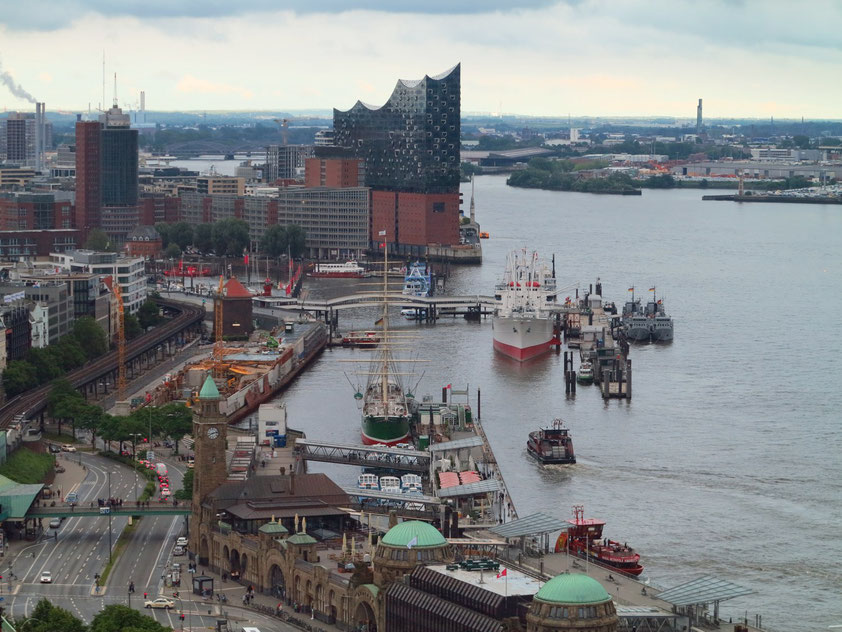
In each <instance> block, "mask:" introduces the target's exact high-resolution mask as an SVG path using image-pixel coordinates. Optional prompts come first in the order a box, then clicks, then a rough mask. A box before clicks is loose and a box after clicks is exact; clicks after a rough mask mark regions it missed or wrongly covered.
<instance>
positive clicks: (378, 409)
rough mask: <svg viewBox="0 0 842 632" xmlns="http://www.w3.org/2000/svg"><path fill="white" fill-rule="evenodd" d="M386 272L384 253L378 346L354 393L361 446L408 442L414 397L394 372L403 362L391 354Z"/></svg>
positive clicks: (400, 374) (393, 341)
mask: <svg viewBox="0 0 842 632" xmlns="http://www.w3.org/2000/svg"><path fill="white" fill-rule="evenodd" d="M383 236H384V241H385V235H383ZM384 250H385V248H384ZM388 269H389V268H388V253H384V259H383V313H382V315H381V316H380V319H379V320H378V321H377V324H379V325H380V326H381V330H380V332H379V333H378V336H379V339H380V343H379V345H378V347H377V350H376V351H375V352H374V355H373V357H372V359H371V361H370V362H369V370H368V372H367V373H366V375H367V383H366V386H365V388H364V389H363V392H362V393H358V394H357V396H358V397H360V396H361V398H362V422H361V423H362V427H361V436H362V441H363V444H365V445H374V444H378V443H382V444H385V445H396V444H398V443H406V442H408V441H409V439H410V420H411V419H412V415H413V413H414V408H415V406H414V404H415V402H414V398H413V397H412V395H410V394H407V392H406V390H405V388H404V385H403V382H402V377H403V376H404V375H406V373H404V372H402V371H400V370H399V369H398V365H399V363H401V362H405V361H406V360H400V359H397V358H395V357H394V355H393V349H394V345H395V344H396V341H397V340H396V337H395V336H393V335H392V334H391V332H390V330H389V301H388V293H389V286H388V283H389V280H388V274H386V271H387V270H388Z"/></svg>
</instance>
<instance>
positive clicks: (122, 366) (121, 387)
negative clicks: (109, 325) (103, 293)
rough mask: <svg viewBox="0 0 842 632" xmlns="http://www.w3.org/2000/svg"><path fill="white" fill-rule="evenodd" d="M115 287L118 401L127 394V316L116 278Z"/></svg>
mask: <svg viewBox="0 0 842 632" xmlns="http://www.w3.org/2000/svg"><path fill="white" fill-rule="evenodd" d="M113 287H114V296H115V297H116V298H117V401H123V400H124V398H125V394H126V317H125V308H124V306H123V292H122V291H121V290H120V284H119V283H117V279H114V283H113Z"/></svg>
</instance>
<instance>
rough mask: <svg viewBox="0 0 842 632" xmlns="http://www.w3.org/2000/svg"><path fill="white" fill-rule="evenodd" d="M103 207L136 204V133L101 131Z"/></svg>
mask: <svg viewBox="0 0 842 632" xmlns="http://www.w3.org/2000/svg"><path fill="white" fill-rule="evenodd" d="M100 138H101V142H102V146H101V148H100V166H101V174H102V175H101V187H102V199H101V204H102V206H134V205H136V204H137V130H134V129H122V128H109V127H106V128H104V129H102V131H101V132H100Z"/></svg>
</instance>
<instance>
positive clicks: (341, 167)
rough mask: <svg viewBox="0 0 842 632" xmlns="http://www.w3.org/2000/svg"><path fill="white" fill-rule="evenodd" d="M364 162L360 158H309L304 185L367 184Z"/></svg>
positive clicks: (337, 186) (359, 185)
mask: <svg viewBox="0 0 842 632" xmlns="http://www.w3.org/2000/svg"><path fill="white" fill-rule="evenodd" d="M363 165H364V162H363V160H362V159H360V158H307V160H305V161H304V186H306V187H333V188H343V189H344V188H348V187H362V186H365V168H364V166H363Z"/></svg>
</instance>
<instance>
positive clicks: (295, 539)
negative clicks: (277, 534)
mask: <svg viewBox="0 0 842 632" xmlns="http://www.w3.org/2000/svg"><path fill="white" fill-rule="evenodd" d="M286 541H287V542H289V543H290V544H315V543H316V538H314V537H313V536H311V535H308V534H306V533H296V534H295V535H291V536H289V537H288V538H287V540H286Z"/></svg>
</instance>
